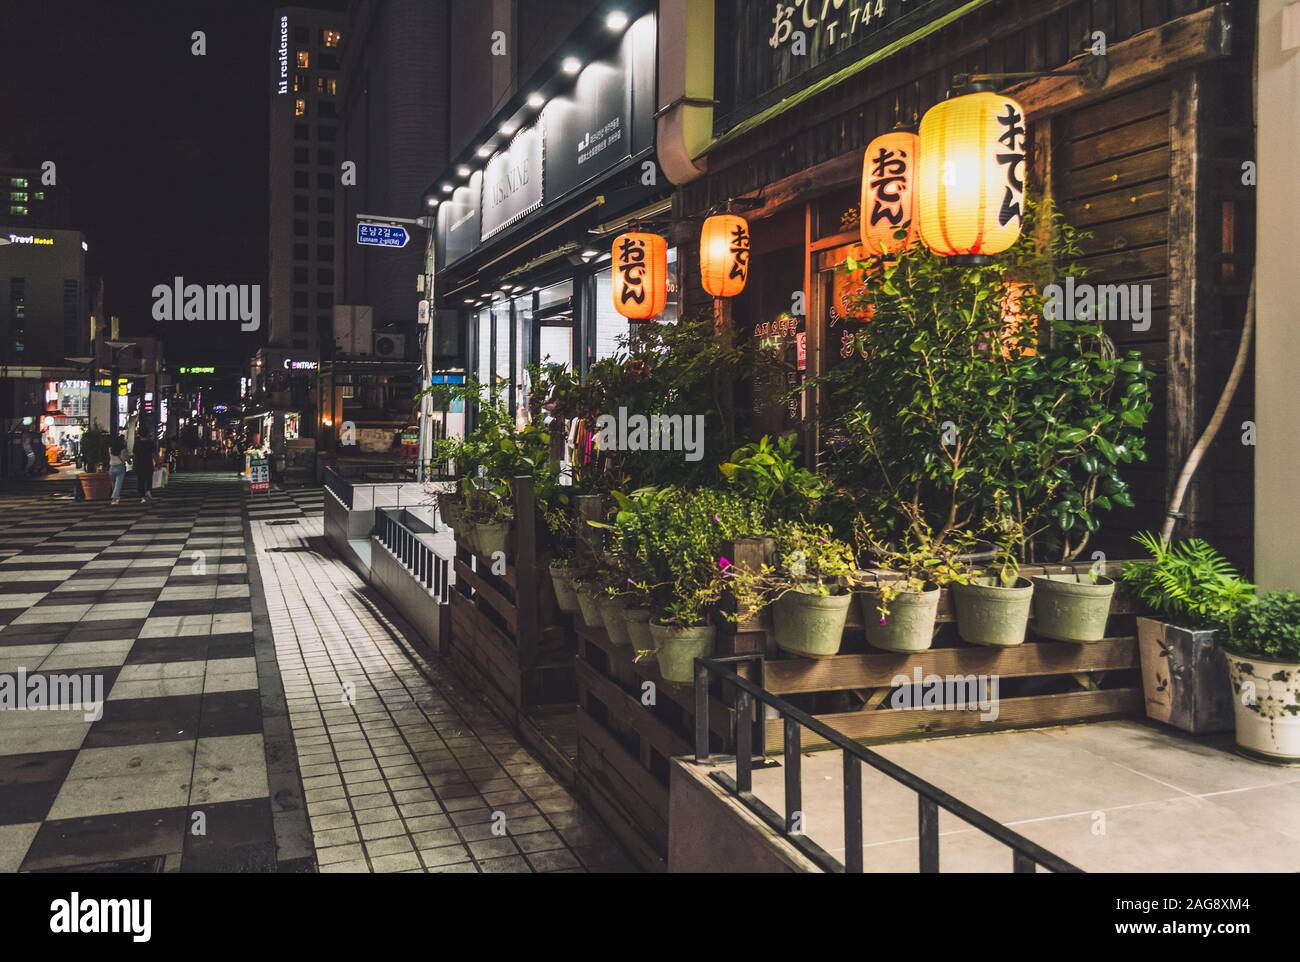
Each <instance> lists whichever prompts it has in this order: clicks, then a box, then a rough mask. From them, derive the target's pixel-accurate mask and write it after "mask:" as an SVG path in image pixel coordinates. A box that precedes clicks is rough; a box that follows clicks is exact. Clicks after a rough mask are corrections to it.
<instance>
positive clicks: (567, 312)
mask: <svg viewBox="0 0 1300 962" xmlns="http://www.w3.org/2000/svg"><path fill="white" fill-rule="evenodd" d="M533 323H534V324H535V325H536V327H537V360H538V363H539V364H563V365H564V367H565V369H566V370H572V369H573V281H571V280H567V281H564V282H562V283H560V284H553V285H551V286H550V287H544V288H542V290H540V291H539V292H538V294H537V313H536V315H535V316H534V319H533Z"/></svg>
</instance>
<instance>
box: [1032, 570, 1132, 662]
mask: <svg viewBox="0 0 1300 962" xmlns="http://www.w3.org/2000/svg"><path fill="white" fill-rule="evenodd" d="M1033 583H1034V613H1033V617H1034V631H1035V633H1037V634H1038V635H1039V636H1041V637H1043V638H1050V639H1051V640H1053V641H1072V642H1077V643H1079V644H1087V643H1089V642H1095V641H1101V640H1102V639H1104V638H1105V637H1106V623H1107V622H1108V621H1109V620H1110V603H1111V600H1112V599H1113V598H1114V597H1115V581H1114V579H1112V578H1107V577H1105V576H1104V575H1101V574H1098V573H1097V571H1096V570H1095V569H1093V570H1090V571H1089V572H1088V573H1087V574H1078V573H1077V572H1069V573H1065V574H1055V575H1054V574H1046V575H1035V576H1034V578H1033Z"/></svg>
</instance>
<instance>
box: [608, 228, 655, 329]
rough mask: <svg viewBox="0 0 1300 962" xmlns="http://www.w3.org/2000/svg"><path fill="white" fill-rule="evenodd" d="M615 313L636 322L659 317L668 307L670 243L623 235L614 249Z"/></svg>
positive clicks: (643, 235) (649, 236)
mask: <svg viewBox="0 0 1300 962" xmlns="http://www.w3.org/2000/svg"><path fill="white" fill-rule="evenodd" d="M611 253H612V258H613V259H612V268H613V275H614V284H613V286H612V288H611V292H612V295H613V298H614V310H616V311H618V312H619V313H620V314H622V315H623V316H624V317H626V318H628V319H629V320H633V321H648V320H650V319H652V318H655V317H658V316H659V315H660V314H662V313H663V312H664V308H665V307H666V306H667V305H668V242H667V241H666V240H664V238H662V237H660V236H659V235H658V234H646V233H642V232H640V231H632V232H631V233H627V234H622V235H620V236H619V237H618V238H616V239H615V241H614V246H613V249H612V252H611Z"/></svg>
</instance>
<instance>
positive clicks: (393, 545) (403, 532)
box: [375, 509, 451, 604]
mask: <svg viewBox="0 0 1300 962" xmlns="http://www.w3.org/2000/svg"><path fill="white" fill-rule="evenodd" d="M400 514H401V510H400V509H397V510H394V511H393V512H392V513H390V512H389V511H387V510H384V509H380V510H379V511H376V512H375V537H376V538H378V539H379V541H380V543H381V544H383V546H384V547H385V548H387V549H388V550H389V551H391V552H392V553H393V554H394V555H396V556H397V559H398V560H399V561H401V563H402V564H403V566H405V568H406V570H407V571H409V572H411V574H412V575H414V577H415V579H416V580H417V581H419V582H420V584H422V585H424V586H425V588H427V589H428V590H429V591H431V592H432V593H433V596H434V598H435V599H436V600H437V602H438V603H439V604H447V603H448V602H449V601H450V597H449V595H448V591H449V590H450V588H451V559H450V558H444V557H443V556H442V555H440V554H438V552H437V551H435V550H434V549H433V547H432V546H430V545H428V544H426V543H425V542H424V541H423V540H421V539H420V538H419V537H418V536H417V535H416V533H415V532H414V531H412V530H411V529H410V528H408V527H407V526H406V525H404V524H402V522H401V521H400V520H399V518H398V517H395V516H394V515H398V516H400Z"/></svg>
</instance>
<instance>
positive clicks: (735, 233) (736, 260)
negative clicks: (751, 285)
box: [728, 223, 749, 284]
mask: <svg viewBox="0 0 1300 962" xmlns="http://www.w3.org/2000/svg"><path fill="white" fill-rule="evenodd" d="M730 251H731V271H730V274H729V275H728V276H729V277H730V278H731V279H732V280H738V281H740V282H741V284H744V283H745V281H746V280H748V278H749V227H748V225H746V224H743V223H740V224H736V225H735V226H734V227H732V229H731V247H730Z"/></svg>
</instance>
